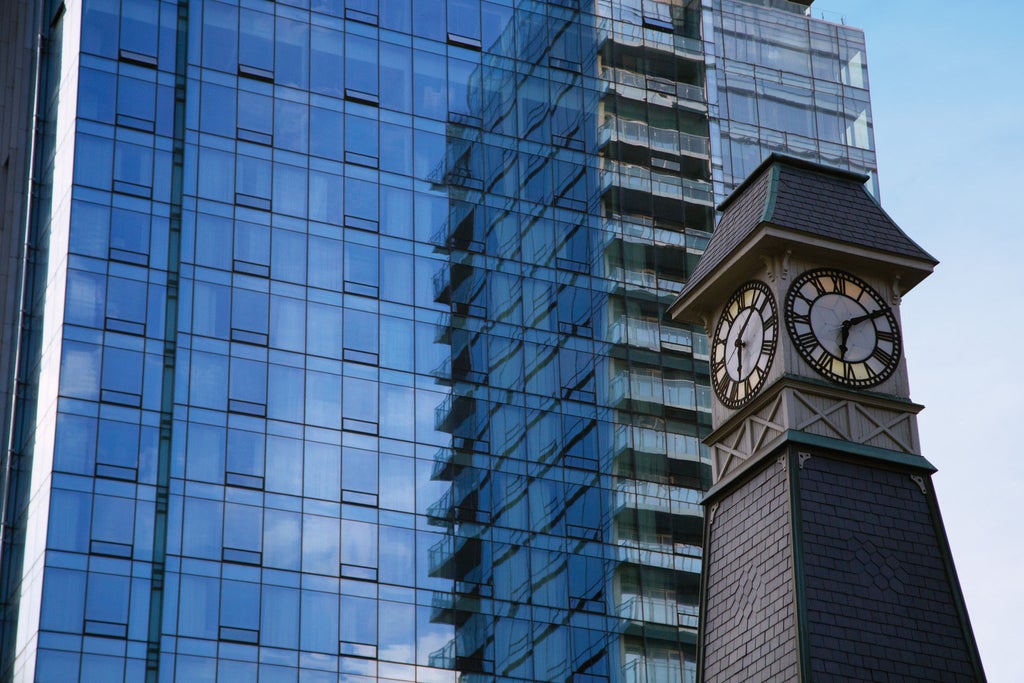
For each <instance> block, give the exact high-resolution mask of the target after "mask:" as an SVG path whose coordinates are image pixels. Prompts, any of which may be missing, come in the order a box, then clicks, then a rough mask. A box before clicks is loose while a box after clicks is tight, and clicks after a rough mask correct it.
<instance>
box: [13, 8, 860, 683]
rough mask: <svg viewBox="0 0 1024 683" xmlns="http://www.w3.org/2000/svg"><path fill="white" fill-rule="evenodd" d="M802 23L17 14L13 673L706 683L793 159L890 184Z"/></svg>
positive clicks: (345, 12)
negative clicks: (750, 391)
mask: <svg viewBox="0 0 1024 683" xmlns="http://www.w3.org/2000/svg"><path fill="white" fill-rule="evenodd" d="M808 4H809V3H792V2H787V1H785V0H762V1H760V2H743V1H741V0H703V1H699V0H663V1H654V0H599V1H597V2H583V1H582V0H548V1H547V2H540V1H536V0H533V1H531V0H278V1H277V2H271V1H268V0H241V1H238V0H176V1H175V0H83V1H82V2H71V1H68V0H65V1H64V2H61V1H59V0H45V1H43V0H39V2H31V1H30V0H17V1H15V0H12V1H11V2H9V3H6V4H5V5H4V7H3V8H2V9H0V34H3V38H4V44H3V54H2V59H3V60H4V61H3V62H2V63H3V65H4V69H3V73H4V77H5V79H6V81H7V82H5V90H4V96H3V100H4V101H3V108H2V109H0V123H3V124H4V125H3V126H2V127H0V130H2V135H3V136H4V138H3V139H4V143H5V146H4V149H3V150H2V151H0V153H2V154H3V155H4V156H3V159H0V163H2V164H3V165H2V171H3V172H2V175H0V188H2V189H0V191H2V192H3V195H2V196H3V206H2V207H0V208H2V220H3V224H2V240H0V257H2V258H3V263H4V265H5V266H6V268H5V270H4V272H3V273H2V278H3V279H2V282H0V284H2V285H3V298H2V300H0V312H2V315H3V324H4V328H3V330H4V332H3V342H4V347H3V356H2V358H0V371H2V374H3V392H4V393H3V400H4V409H5V411H4V414H3V415H4V422H3V424H4V435H5V437H6V439H5V445H6V446H7V448H6V449H5V453H4V457H3V469H2V475H0V476H2V477H3V479H2V484H3V509H2V511H3V524H2V527H0V528H2V550H0V552H2V555H0V562H2V574H0V599H2V611H0V671H2V673H0V677H2V679H3V680H18V681H29V680H36V681H40V682H44V681H60V682H62V683H64V682H67V681H83V682H86V681H88V682H92V681H122V680H124V681H143V680H147V681H201V680H215V679H216V680H222V681H260V682H270V681H275V682H276V681H296V682H299V681H301V682H302V683H306V682H319V681H339V680H341V681H345V682H346V683H369V682H370V681H378V680H379V681H420V682H423V683H455V682H456V681H459V682H460V683H483V682H484V681H513V680H518V681H560V682H561V681H564V682H568V681H575V682H586V683H599V682H602V681H607V682H613V681H624V682H628V683H641V682H646V683H655V682H660V681H679V680H683V681H691V680H694V678H695V667H696V664H695V655H696V652H695V643H696V629H697V624H698V620H699V616H700V615H699V613H698V605H699V599H698V592H699V577H700V567H701V548H700V545H701V534H702V528H703V519H702V509H701V506H700V500H701V497H702V490H703V489H704V488H706V486H707V485H709V483H710V470H709V463H708V460H707V456H706V453H705V452H704V449H703V447H702V446H701V445H700V439H701V438H702V437H703V436H704V435H706V434H707V432H708V431H709V430H710V425H711V420H710V396H709V392H710V390H709V387H708V378H707V369H708V368H707V342H706V339H705V337H704V335H703V331H702V330H699V329H696V328H689V327H684V326H680V325H677V324H675V323H672V322H671V321H668V320H667V319H665V316H664V315H663V314H664V310H665V307H666V306H667V305H668V304H669V303H671V301H672V300H673V298H674V297H675V295H676V294H677V293H678V290H679V289H680V287H681V285H682V283H683V282H684V281H685V279H686V277H687V274H688V273H689V272H690V271H691V270H692V268H693V266H694V264H695V263H696V261H697V259H698V258H699V257H700V254H701V252H702V250H703V248H704V246H705V245H706V243H707V240H708V237H709V235H710V233H711V231H712V229H713V226H714V220H715V209H714V207H715V204H716V202H717V201H719V200H721V199H722V198H723V197H724V196H725V195H726V194H728V192H729V191H730V190H731V189H732V188H733V187H735V186H736V185H737V184H738V183H739V182H740V181H742V180H743V178H744V177H745V175H746V174H747V173H748V172H749V171H751V170H752V169H753V168H754V167H755V166H756V165H757V164H758V163H759V162H760V160H761V159H762V158H763V157H764V156H766V155H767V154H768V153H770V152H772V151H784V152H786V153H788V154H790V155H794V156H801V157H805V158H808V159H811V160H816V161H823V162H826V163H830V164H833V165H837V166H842V167H846V168H851V169H855V170H858V171H862V172H867V173H871V174H873V173H874V170H875V159H874V153H873V151H872V149H873V140H872V135H871V117H870V109H869V103H868V91H867V76H866V62H865V59H864V42H863V35H862V34H861V33H860V32H859V31H857V30H856V29H851V28H848V27H845V26H837V25H835V24H831V23H826V22H823V21H818V20H814V19H811V18H809V17H808V16H805V14H806V10H807V5H808Z"/></svg>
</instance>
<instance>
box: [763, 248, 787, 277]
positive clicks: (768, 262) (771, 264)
mask: <svg viewBox="0 0 1024 683" xmlns="http://www.w3.org/2000/svg"><path fill="white" fill-rule="evenodd" d="M792 253H793V252H792V250H790V249H787V250H786V251H785V253H784V254H782V256H762V257H761V263H763V264H764V271H765V276H766V277H767V278H768V282H775V279H776V278H778V279H779V280H782V281H785V280H786V279H788V278H789V257H790V255H792ZM776 266H777V267H776Z"/></svg>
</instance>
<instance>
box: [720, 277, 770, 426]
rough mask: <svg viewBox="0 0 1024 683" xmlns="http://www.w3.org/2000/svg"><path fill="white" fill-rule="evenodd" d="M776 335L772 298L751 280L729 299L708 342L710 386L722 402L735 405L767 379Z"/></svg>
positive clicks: (738, 404)
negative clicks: (710, 341)
mask: <svg viewBox="0 0 1024 683" xmlns="http://www.w3.org/2000/svg"><path fill="white" fill-rule="evenodd" d="M778 338H779V321H778V311H777V309H776V307H775V297H774V296H772V292H771V290H770V289H769V288H768V286H767V285H766V284H764V283H763V282H758V281H756V280H752V281H750V282H747V283H746V284H744V285H742V286H740V288H739V289H737V290H736V292H735V293H734V294H733V295H732V296H731V297H730V298H729V301H728V302H727V303H726V305H725V308H724V309H723V311H722V314H721V316H720V317H719V318H718V325H717V326H716V327H715V334H714V336H713V337H712V344H711V386H712V387H714V390H715V394H716V395H717V396H718V400H720V401H721V402H722V403H723V404H725V405H726V406H728V407H729V408H739V407H740V406H742V405H743V404H745V403H746V402H747V401H749V400H750V399H752V398H754V396H755V395H757V392H758V391H760V390H761V386H762V385H763V384H764V382H765V380H766V379H767V378H768V369H769V368H770V367H771V365H772V359H773V358H774V357H775V346H776V344H777V342H778Z"/></svg>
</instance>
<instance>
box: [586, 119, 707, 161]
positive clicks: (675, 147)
mask: <svg viewBox="0 0 1024 683" xmlns="http://www.w3.org/2000/svg"><path fill="white" fill-rule="evenodd" d="M598 134H599V140H600V141H601V143H602V144H604V143H607V142H609V141H611V140H620V141H624V142H629V143H632V144H635V145H639V146H642V147H649V148H651V149H656V150H660V151H663V152H667V153H669V154H692V155H696V156H700V157H707V156H708V153H709V151H710V143H709V142H708V139H707V138H705V137H701V136H700V135H691V134H690V133H684V132H682V131H678V130H670V129H668V128H657V127H654V126H651V125H649V124H647V123H644V122H643V121H630V120H627V119H620V118H617V117H614V116H612V117H609V118H608V120H607V121H605V122H604V123H603V124H602V125H601V128H600V129H599V131H598Z"/></svg>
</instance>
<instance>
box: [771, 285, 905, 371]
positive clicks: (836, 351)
mask: <svg viewBox="0 0 1024 683" xmlns="http://www.w3.org/2000/svg"><path fill="white" fill-rule="evenodd" d="M785 314H786V329H787V330H788V331H789V336H790V338H791V339H792V340H793V343H794V345H795V346H796V349H797V351H798V352H799V353H800V355H801V356H802V357H803V359H804V360H805V361H807V363H808V364H809V365H810V366H811V367H812V368H813V369H814V371H815V372H817V373H818V374H819V375H821V376H822V377H825V378H826V379H829V380H832V381H834V382H838V383H840V384H845V385H847V386H852V387H871V386H875V385H876V384H880V383H881V382H883V381H885V380H886V379H888V378H889V377H890V376H891V375H892V373H893V372H895V370H896V368H897V367H898V366H899V362H900V356H901V347H902V342H901V339H900V328H899V323H898V322H897V321H896V316H895V314H894V313H893V311H892V309H891V307H890V306H889V305H888V304H887V303H886V301H885V299H884V298H882V296H881V295H880V294H879V293H878V292H876V291H875V290H874V289H872V287H871V286H870V285H868V284H867V283H866V282H864V281H863V280H861V279H860V278H858V277H856V276H854V275H851V274H850V273H846V272H843V271H841V270H834V269H830V268H819V269H817V270H811V271H808V272H806V273H803V274H801V275H800V276H799V277H797V278H796V279H795V280H794V281H793V284H792V285H791V286H790V288H789V291H788V292H787V294H786V301H785Z"/></svg>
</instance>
